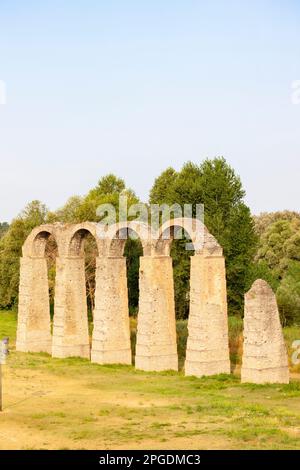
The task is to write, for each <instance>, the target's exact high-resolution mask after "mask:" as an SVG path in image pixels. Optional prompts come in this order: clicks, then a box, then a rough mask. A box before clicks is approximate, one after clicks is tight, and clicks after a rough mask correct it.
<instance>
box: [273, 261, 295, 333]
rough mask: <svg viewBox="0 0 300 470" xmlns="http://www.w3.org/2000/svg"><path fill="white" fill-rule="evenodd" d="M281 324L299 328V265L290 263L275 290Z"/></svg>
mask: <svg viewBox="0 0 300 470" xmlns="http://www.w3.org/2000/svg"><path fill="white" fill-rule="evenodd" d="M276 295H277V302H278V306H279V311H280V314H281V320H282V323H283V324H284V325H285V324H287V325H290V324H296V325H298V326H300V263H299V262H298V261H290V262H289V265H288V268H287V270H286V273H285V275H284V277H283V279H282V281H281V283H280V286H279V288H278V290H277V293H276Z"/></svg>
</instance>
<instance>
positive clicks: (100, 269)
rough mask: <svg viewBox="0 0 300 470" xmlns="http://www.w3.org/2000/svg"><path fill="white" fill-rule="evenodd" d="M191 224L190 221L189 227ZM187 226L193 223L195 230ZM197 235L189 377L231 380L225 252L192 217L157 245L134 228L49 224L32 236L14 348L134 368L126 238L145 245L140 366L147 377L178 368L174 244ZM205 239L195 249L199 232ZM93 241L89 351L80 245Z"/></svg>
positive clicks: (26, 251)
mask: <svg viewBox="0 0 300 470" xmlns="http://www.w3.org/2000/svg"><path fill="white" fill-rule="evenodd" d="M187 222H188V223H187ZM188 224H189V225H188ZM186 226H190V227H192V230H191V233H189V235H190V236H191V240H192V243H193V244H194V247H195V254H194V256H192V257H191V274H190V315H189V320H188V331H189V336H188V342H187V351H186V363H185V373H186V375H197V376H202V375H212V374H217V373H222V372H224V373H229V372H230V361H229V347H228V325H227V299H226V276H225V261H224V257H223V251H222V248H221V247H220V245H219V244H218V243H217V241H216V239H215V238H214V237H213V236H212V235H211V234H210V233H209V232H208V231H207V229H206V228H205V227H204V226H203V225H201V223H200V222H199V221H197V220H195V219H174V220H171V221H170V222H168V223H167V224H165V225H163V226H162V227H161V229H160V232H159V236H158V237H155V238H153V237H152V234H149V230H150V229H149V228H148V226H146V225H144V224H142V223H139V222H128V223H123V224H116V225H114V226H110V227H109V229H107V231H108V234H107V235H108V236H106V237H105V238H101V237H99V234H98V231H97V227H98V225H97V224H96V223H91V222H86V223H82V224H77V225H63V224H60V223H58V224H52V225H43V226H40V227H37V228H35V229H34V230H33V231H32V233H31V234H30V235H29V237H28V238H27V240H26V242H25V244H24V246H23V256H22V258H21V265H20V292H19V316H18V331H17V350H18V351H25V352H29V351H30V352H47V353H51V354H52V356H53V357H71V356H80V357H85V358H91V361H92V362H96V363H99V364H111V363H122V364H131V346H130V328H129V313H128V292H127V273H126V259H125V258H124V257H123V251H124V246H125V242H126V240H124V239H120V238H116V235H117V234H118V233H120V232H121V231H125V230H126V231H127V230H130V231H134V232H135V233H136V234H137V235H138V236H139V238H140V240H141V243H142V247H143V256H142V257H141V258H140V274H139V288H140V298H139V313H138V327H137V344H136V359H135V364H136V367H137V368H138V369H142V370H147V371H162V370H168V369H172V370H178V357H177V345H176V323H175V304H174V285H173V269H172V258H171V257H170V248H171V243H172V238H171V239H166V238H165V236H164V235H165V233H166V231H167V230H169V231H170V233H171V234H173V235H174V233H175V231H176V227H186ZM200 230H202V232H203V243H201V246H198V245H197V243H196V242H197V240H196V238H197V237H195V234H197V233H198V232H199V231H200ZM87 234H91V235H92V236H93V237H94V239H95V241H96V243H97V248H98V256H97V260H96V292H95V309H94V330H93V337H92V345H91V347H90V341H89V332H88V317H87V303H86V292H85V267H84V263H85V261H84V249H83V241H84V239H85V237H86V236H87ZM50 236H52V237H53V238H54V239H55V241H56V243H57V248H58V256H57V259H56V280H55V301H54V318H53V334H52V335H51V324H50V307H49V292H48V273H47V261H46V258H45V247H46V243H47V239H48V238H49V237H50Z"/></svg>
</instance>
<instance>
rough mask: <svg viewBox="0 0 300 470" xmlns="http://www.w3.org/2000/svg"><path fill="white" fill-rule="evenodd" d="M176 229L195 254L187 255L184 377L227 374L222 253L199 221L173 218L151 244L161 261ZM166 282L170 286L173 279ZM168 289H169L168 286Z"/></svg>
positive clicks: (226, 326)
mask: <svg viewBox="0 0 300 470" xmlns="http://www.w3.org/2000/svg"><path fill="white" fill-rule="evenodd" d="M178 227H179V228H181V229H184V230H185V231H186V232H187V233H188V234H189V236H190V239H191V244H192V247H193V248H194V252H195V254H194V256H191V266H190V313H189V319H188V340H187V349H186V361H185V374H186V375H196V376H202V375H212V374H217V373H222V372H225V373H229V372H230V361H229V345H228V323H227V296H226V273H225V260H224V257H223V250H222V248H221V246H220V245H219V243H218V242H217V240H216V239H215V238H214V237H213V235H211V234H210V232H209V231H208V229H207V228H206V226H205V225H204V224H203V223H202V222H201V221H200V220H197V219H190V218H177V219H173V220H170V221H168V222H167V223H165V224H164V225H162V227H161V229H160V232H159V237H158V240H157V242H156V244H155V252H156V254H157V256H160V257H161V258H162V259H163V258H170V249H171V245H172V242H173V240H174V237H175V235H176V230H177V228H178ZM166 234H167V236H166ZM170 264H171V261H169V265H170ZM169 277H171V276H169ZM170 282H172V283H173V277H172V280H171V281H170ZM169 289H170V290H172V287H171V286H170V287H169ZM173 289H174V288H173ZM173 295H174V290H173ZM170 301H171V300H170ZM172 308H173V313H172V316H174V317H175V305H174V307H172ZM170 315H171V312H170Z"/></svg>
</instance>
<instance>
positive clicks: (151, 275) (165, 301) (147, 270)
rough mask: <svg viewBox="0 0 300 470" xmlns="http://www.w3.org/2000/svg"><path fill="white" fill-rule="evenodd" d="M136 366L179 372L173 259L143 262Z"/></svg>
mask: <svg viewBox="0 0 300 470" xmlns="http://www.w3.org/2000/svg"><path fill="white" fill-rule="evenodd" d="M135 366H136V368H137V369H141V370H146V371H162V370H178V356H177V343H176V322H175V304H174V285H173V268H172V258H171V257H170V256H158V257H154V256H143V257H141V259H140V298H139V314H138V324H137V340H136V356H135Z"/></svg>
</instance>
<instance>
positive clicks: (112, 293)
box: [91, 256, 131, 364]
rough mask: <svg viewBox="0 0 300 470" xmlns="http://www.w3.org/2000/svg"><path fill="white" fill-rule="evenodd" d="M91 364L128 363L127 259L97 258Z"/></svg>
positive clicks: (129, 355)
mask: <svg viewBox="0 0 300 470" xmlns="http://www.w3.org/2000/svg"><path fill="white" fill-rule="evenodd" d="M91 359H92V362H96V363H98V364H131V345H130V326H129V311H128V290H127V272H126V258H124V257H123V256H122V257H115V258H114V257H99V258H97V270H96V293H95V311H94V330H93V342H92V353H91Z"/></svg>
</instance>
